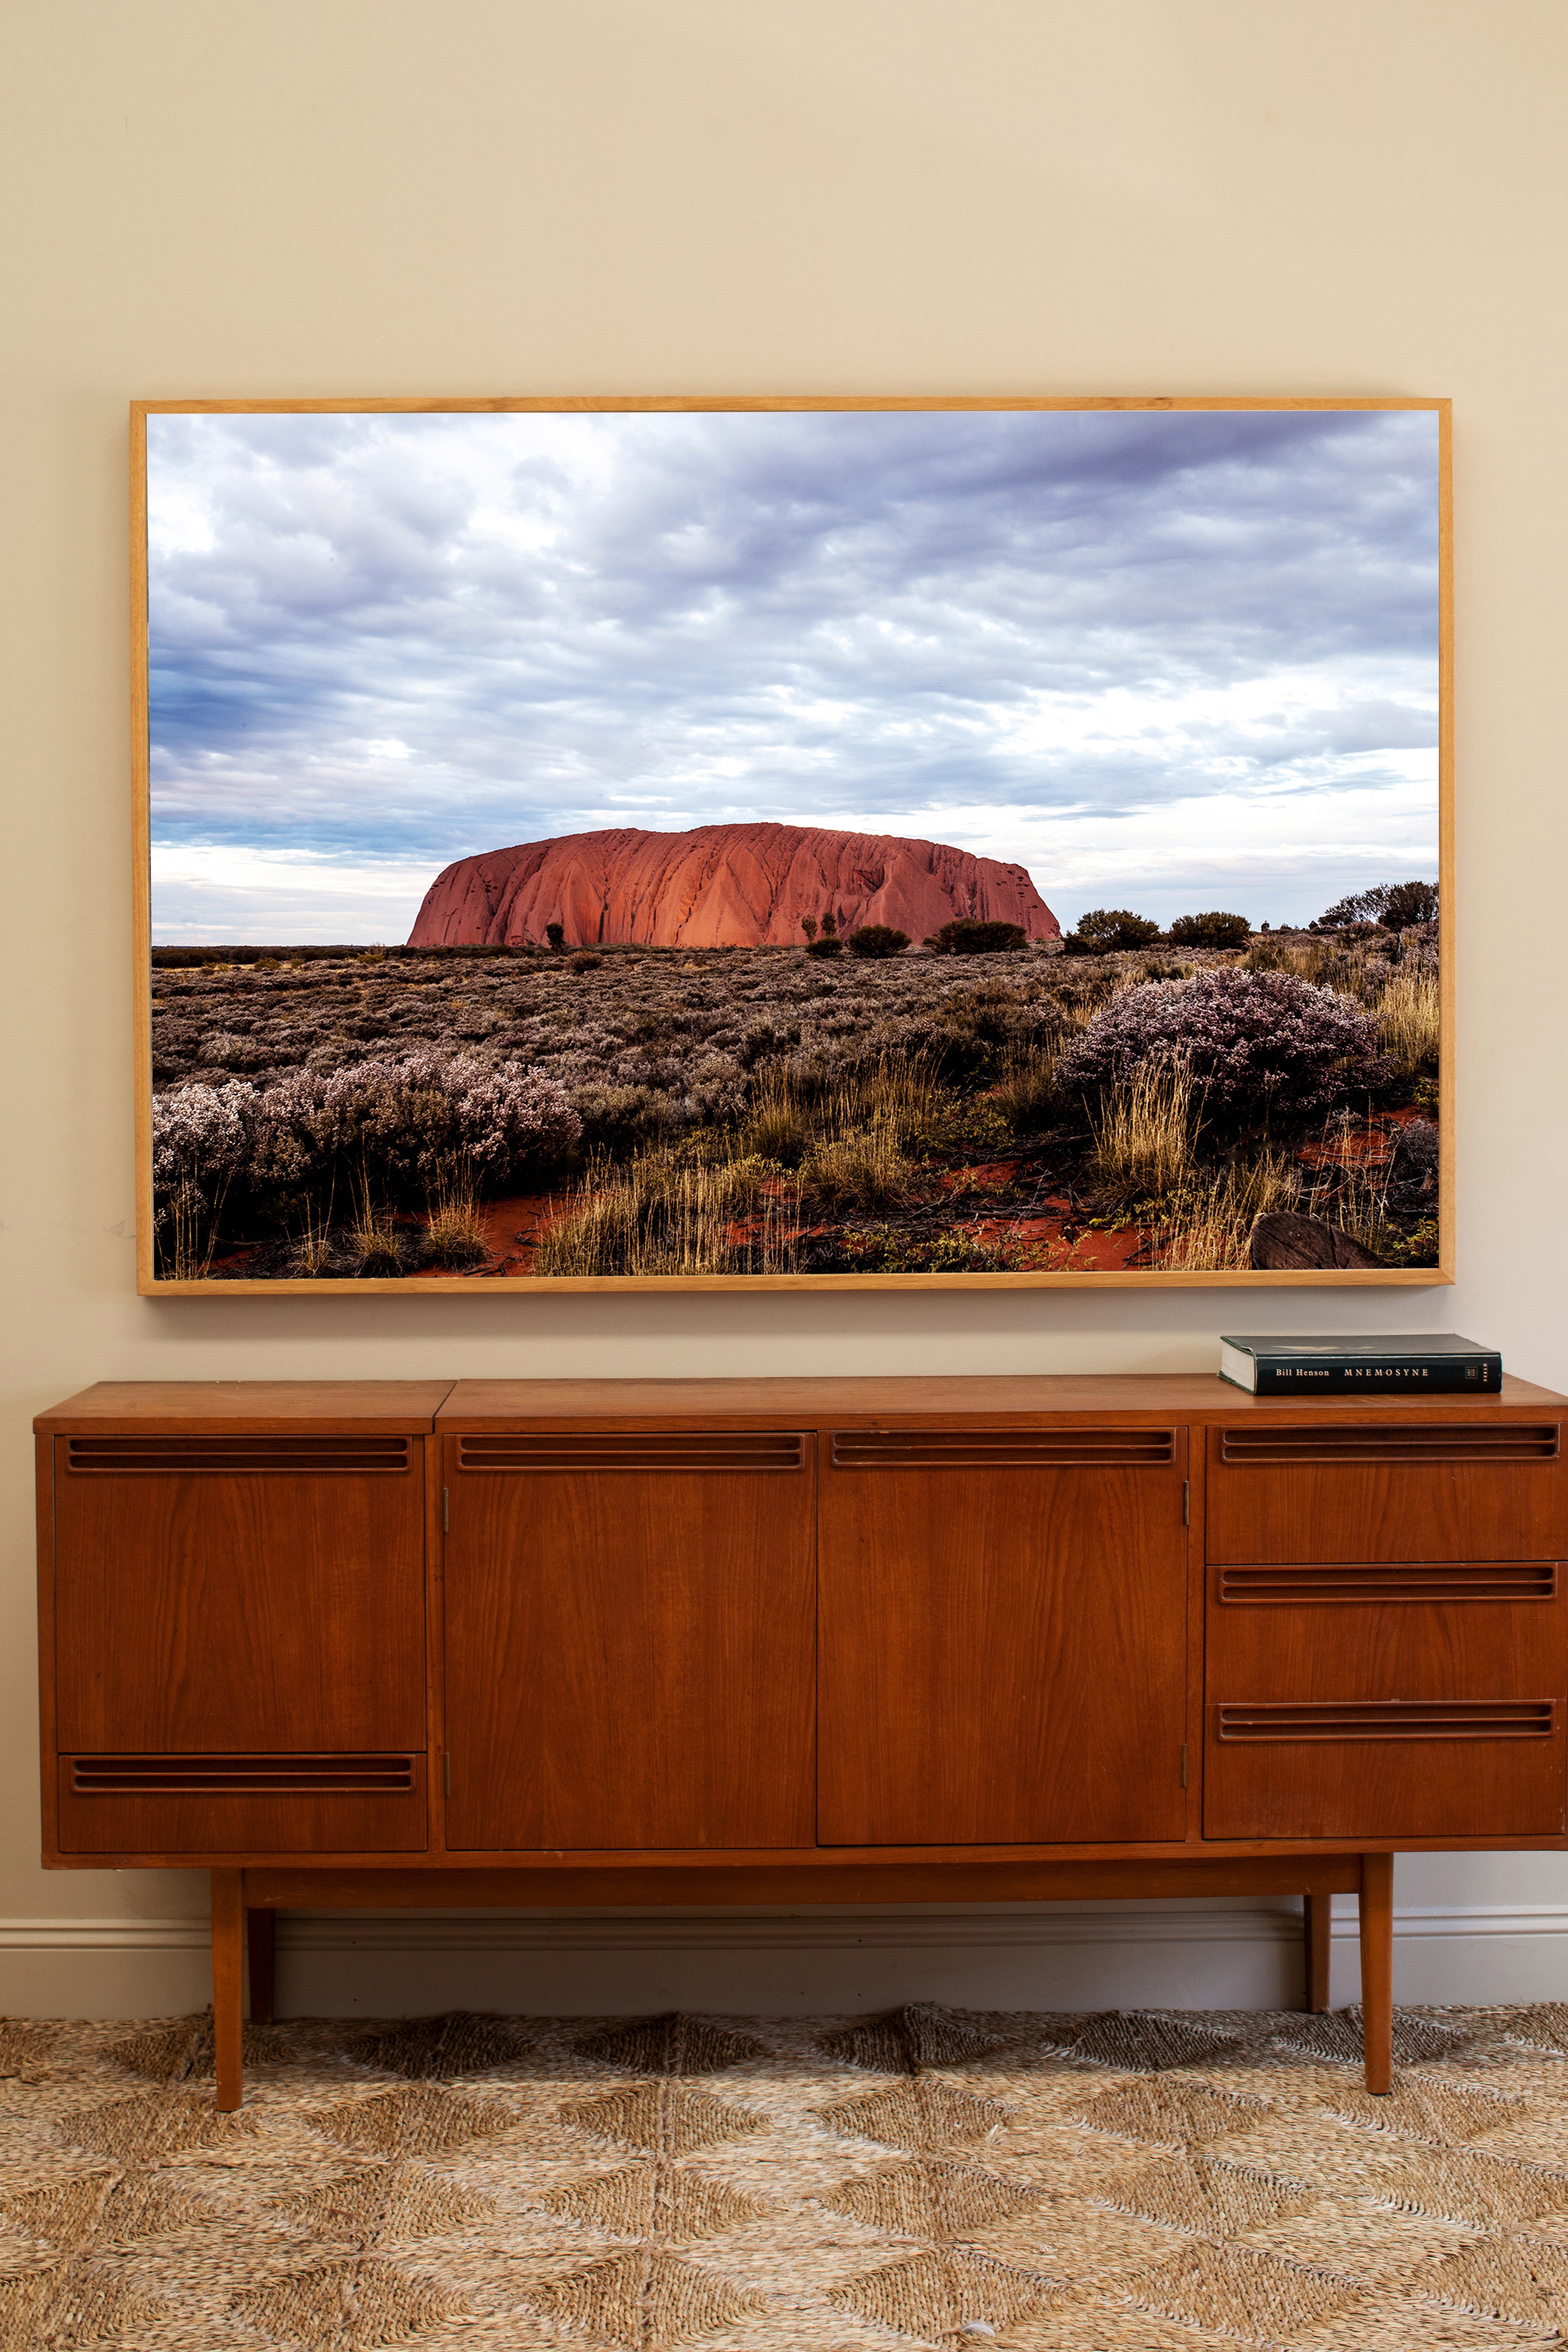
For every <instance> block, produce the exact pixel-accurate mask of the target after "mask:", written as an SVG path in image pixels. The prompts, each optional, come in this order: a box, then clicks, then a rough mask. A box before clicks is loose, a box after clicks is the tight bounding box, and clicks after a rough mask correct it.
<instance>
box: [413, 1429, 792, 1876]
mask: <svg viewBox="0 0 1568 2352" xmlns="http://www.w3.org/2000/svg"><path fill="white" fill-rule="evenodd" d="M446 1459H447V1470H446V1479H447V1491H448V1517H449V1522H450V1526H449V1532H448V1535H447V1538H446V1548H445V1571H444V1574H445V1594H446V1600H445V1626H446V1746H447V1749H448V1752H449V1754H450V1756H451V1759H452V1761H451V1796H450V1800H449V1802H448V1805H447V1813H446V1825H447V1826H446V1842H447V1844H448V1845H449V1846H451V1847H454V1848H458V1849H462V1850H465V1851H468V1850H474V1849H481V1850H500V1849H508V1848H511V1849H516V1848H535V1847H551V1846H555V1847H568V1848H605V1847H610V1848H628V1849H632V1848H644V1849H646V1848H655V1847H665V1848H668V1847H779V1846H801V1845H809V1844H810V1843H811V1842H812V1785H811V1769H812V1755H813V1733H814V1727H813V1721H812V1599H813V1591H814V1580H815V1548H814V1540H813V1538H814V1528H813V1492H814V1486H815V1446H814V1444H813V1441H812V1440H811V1438H810V1437H809V1436H800V1435H798V1434H794V1433H782V1434H780V1433H773V1432H766V1433H761V1434H759V1435H754V1434H751V1433H745V1432H736V1431H717V1432H701V1431H699V1432H696V1433H677V1432H670V1431H658V1432H655V1433H649V1434H643V1435H635V1434H633V1435H620V1434H616V1433H609V1434H606V1435H585V1436H571V1435H566V1436H555V1435H535V1434H532V1433H528V1432H521V1433H517V1434H513V1435H507V1434H500V1435H497V1434H486V1435H483V1436H481V1435H477V1434H476V1435H472V1436H466V1437H465V1436H459V1437H456V1438H455V1439H452V1440H450V1441H449V1442H448V1452H447V1457H446Z"/></svg>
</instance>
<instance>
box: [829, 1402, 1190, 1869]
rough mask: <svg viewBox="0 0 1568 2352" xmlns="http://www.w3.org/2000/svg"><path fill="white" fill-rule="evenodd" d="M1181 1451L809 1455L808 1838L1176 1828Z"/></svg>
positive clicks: (1182, 1650) (1170, 1833)
mask: <svg viewBox="0 0 1568 2352" xmlns="http://www.w3.org/2000/svg"><path fill="white" fill-rule="evenodd" d="M1183 1437H1184V1438H1185V1433H1183ZM1185 1454H1186V1448H1185V1443H1180V1444H1178V1445H1177V1448H1176V1461H1175V1462H1174V1463H1173V1464H1172V1465H1170V1466H1169V1467H1159V1468H1139V1469H1129V1468H1121V1469H1107V1468H1103V1467H1102V1468H1093V1469H1078V1470H1073V1469H1063V1470H1029V1471H1013V1470H1000V1469H990V1468H988V1469H984V1470H962V1469H942V1470H930V1471H925V1470H880V1471H858V1470H846V1469H841V1468H828V1467H824V1469H823V1471H822V1474H821V1555H820V1569H819V1574H820V1585H821V1604H820V1625H821V1633H820V1640H819V1653H820V1672H821V1695H820V1702H819V1717H820V1725H821V1731H820V1738H821V1767H820V1778H819V1806H818V1835H819V1837H820V1838H821V1840H822V1842H823V1843H825V1844H831V1845H877V1844H886V1843H901V1844H904V1843H920V1842H929V1843H932V1844H959V1843H965V1842H967V1841H976V1842H986V1843H1002V1842H1007V1841H1009V1840H1013V1839H1018V1840H1026V1839H1027V1840H1044V1839H1047V1838H1051V1839H1060V1840H1072V1839H1077V1838H1082V1839H1086V1840H1087V1839H1095V1840H1100V1839H1116V1838H1141V1839H1158V1838H1160V1837H1169V1838H1179V1837H1180V1836H1181V1835H1182V1833H1183V1830H1184V1827H1185V1823H1186V1793H1185V1791H1184V1790H1183V1788H1182V1781H1181V1748H1182V1742H1183V1738H1184V1736H1185V1728H1186V1687H1185V1685H1186V1528H1185V1527H1184V1525H1183V1515H1182V1481H1183V1478H1184V1475H1185Z"/></svg>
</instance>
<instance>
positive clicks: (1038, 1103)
mask: <svg viewBox="0 0 1568 2352" xmlns="http://www.w3.org/2000/svg"><path fill="white" fill-rule="evenodd" d="M989 1100H990V1101H991V1102H992V1103H993V1104H994V1105H995V1107H996V1108H997V1109H998V1111H999V1112H1000V1113H1001V1115H1002V1117H1003V1118H1005V1119H1006V1121H1007V1123H1008V1125H1009V1127H1010V1128H1011V1129H1012V1131H1013V1133H1014V1134H1015V1135H1034V1134H1038V1133H1039V1131H1040V1129H1041V1128H1043V1127H1046V1126H1048V1125H1049V1124H1050V1122H1051V1119H1052V1118H1054V1117H1055V1115H1056V1056H1055V1055H1054V1054H1053V1053H1047V1052H1045V1051H1043V1050H1042V1049H1041V1048H1040V1047H1039V1046H1030V1047H1028V1048H1026V1049H1025V1050H1024V1051H1023V1052H1022V1053H1019V1054H1015V1055H1012V1057H1011V1058H1010V1059H1009V1063H1008V1066H1007V1068H1006V1071H1005V1072H1004V1074H1003V1076H1002V1081H1001V1084H1000V1085H999V1086H997V1087H992V1089H991V1092H990V1096H989Z"/></svg>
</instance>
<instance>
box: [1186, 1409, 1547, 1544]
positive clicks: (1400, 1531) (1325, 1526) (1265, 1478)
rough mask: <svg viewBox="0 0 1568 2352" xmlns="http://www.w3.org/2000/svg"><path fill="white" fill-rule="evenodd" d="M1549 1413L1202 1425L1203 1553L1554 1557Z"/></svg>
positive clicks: (1263, 1419)
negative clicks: (1519, 1418) (1517, 1417)
mask: <svg viewBox="0 0 1568 2352" xmlns="http://www.w3.org/2000/svg"><path fill="white" fill-rule="evenodd" d="M1564 1467H1565V1465H1564V1464H1563V1461H1562V1459H1561V1456H1560V1454H1559V1444H1558V1425H1557V1423H1555V1422H1554V1421H1532V1422H1517V1423H1510V1422H1500V1421H1481V1420H1472V1421H1454V1422H1447V1423H1445V1422H1437V1421H1409V1422H1391V1421H1377V1422H1365V1423H1354V1422H1335V1421H1329V1420H1323V1421H1304V1422H1276V1421H1274V1420H1272V1419H1271V1418H1270V1417H1266V1416H1264V1415H1263V1414H1260V1415H1259V1417H1258V1418H1257V1420H1255V1421H1251V1422H1246V1423H1240V1424H1239V1425H1235V1426H1227V1427H1224V1428H1219V1429H1211V1430H1210V1431H1209V1433H1208V1502H1207V1523H1208V1528H1207V1550H1208V1557H1209V1559H1211V1560H1236V1561H1249V1560H1251V1561H1266V1560H1333V1559H1343V1560H1423V1559H1431V1560H1437V1559H1453V1560H1487V1559H1561V1558H1562V1556H1563V1552H1564V1551H1568V1478H1565V1477H1564V1475H1563V1472H1564Z"/></svg>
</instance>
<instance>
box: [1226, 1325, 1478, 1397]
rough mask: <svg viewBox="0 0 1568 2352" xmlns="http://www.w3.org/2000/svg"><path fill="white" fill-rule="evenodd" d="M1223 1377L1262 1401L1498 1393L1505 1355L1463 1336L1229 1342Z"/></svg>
mask: <svg viewBox="0 0 1568 2352" xmlns="http://www.w3.org/2000/svg"><path fill="white" fill-rule="evenodd" d="M1219 1377H1220V1379H1221V1380H1225V1381H1234V1383H1235V1385H1236V1386H1237V1387H1238V1388H1239V1389H1249V1390H1250V1391H1252V1393H1253V1394H1254V1395H1255V1396H1292V1395H1299V1396H1354V1395H1359V1394H1361V1393H1362V1392H1366V1393H1368V1394H1373V1395H1376V1394H1383V1395H1390V1394H1395V1395H1401V1394H1409V1393H1424V1394H1426V1395H1427V1396H1457V1395H1460V1394H1464V1395H1470V1396H1477V1395H1487V1396H1495V1395H1496V1394H1497V1392H1498V1391H1499V1390H1500V1388H1501V1386H1502V1358H1501V1357H1500V1355H1499V1353H1498V1352H1497V1349H1495V1348H1479V1347H1478V1346H1477V1345H1476V1343H1475V1341H1474V1340H1473V1339H1460V1337H1459V1335H1458V1332H1457V1331H1399V1332H1383V1333H1378V1334H1375V1335H1373V1336H1371V1337H1368V1336H1366V1335H1364V1334H1360V1333H1357V1334H1352V1335H1348V1336H1347V1335H1345V1334H1343V1333H1341V1334H1339V1335H1338V1336H1335V1337H1329V1338H1323V1339H1276V1338H1273V1337H1265V1338H1261V1339H1239V1338H1236V1337H1233V1336H1227V1337H1222V1338H1221V1339H1220V1342H1219Z"/></svg>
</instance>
